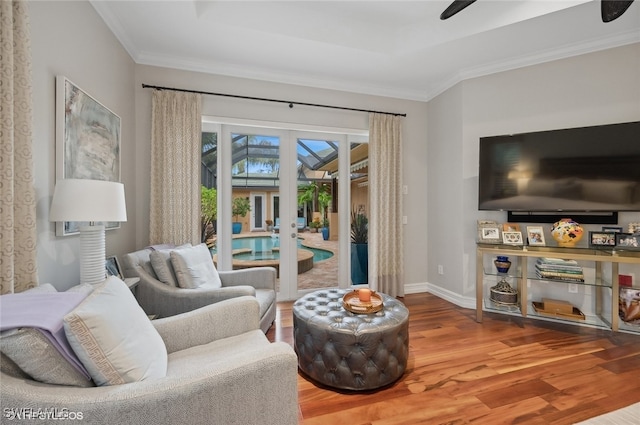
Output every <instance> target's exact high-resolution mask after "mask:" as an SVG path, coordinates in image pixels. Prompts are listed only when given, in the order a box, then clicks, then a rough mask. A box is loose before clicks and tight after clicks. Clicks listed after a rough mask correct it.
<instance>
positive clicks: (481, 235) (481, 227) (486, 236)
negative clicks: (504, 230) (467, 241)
mask: <svg viewBox="0 0 640 425" xmlns="http://www.w3.org/2000/svg"><path fill="white" fill-rule="evenodd" d="M478 241H479V242H482V243H500V242H501V239H500V227H499V226H498V223H496V222H495V221H488V220H478Z"/></svg>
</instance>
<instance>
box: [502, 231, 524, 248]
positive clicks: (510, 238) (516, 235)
mask: <svg viewBox="0 0 640 425" xmlns="http://www.w3.org/2000/svg"><path fill="white" fill-rule="evenodd" d="M502 242H503V243H505V244H509V245H522V232H502Z"/></svg>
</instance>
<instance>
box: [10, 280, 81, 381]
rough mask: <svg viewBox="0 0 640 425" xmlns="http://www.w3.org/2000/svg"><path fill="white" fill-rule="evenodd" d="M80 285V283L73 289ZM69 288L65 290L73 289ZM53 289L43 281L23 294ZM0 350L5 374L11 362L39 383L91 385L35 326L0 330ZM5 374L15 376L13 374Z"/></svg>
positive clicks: (48, 291)
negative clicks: (6, 367)
mask: <svg viewBox="0 0 640 425" xmlns="http://www.w3.org/2000/svg"><path fill="white" fill-rule="evenodd" d="M80 286H83V285H78V286H75V287H74V288H79V287H80ZM89 286H91V285H89ZM71 289H73V288H71ZM71 289H69V292H75V291H71ZM54 292H58V291H57V289H56V288H55V287H54V286H53V285H51V284H50V283H43V284H41V285H39V286H36V287H35V288H31V289H28V290H26V291H24V292H23V293H54ZM0 351H2V354H3V361H2V371H3V372H5V373H9V372H8V371H7V370H5V366H14V365H15V366H16V367H18V368H19V369H20V371H21V372H23V373H24V374H26V375H28V376H30V377H31V378H32V379H34V380H36V381H39V382H44V383H47V384H54V385H69V386H75V387H91V386H94V383H93V381H91V380H90V379H87V377H86V376H85V375H83V374H82V373H80V372H79V371H78V370H77V369H76V368H75V367H73V366H72V365H71V363H69V361H68V360H67V359H65V358H64V356H63V355H62V354H60V351H59V350H58V349H57V348H56V347H54V346H53V344H52V343H51V341H50V340H49V338H47V337H46V336H44V334H43V333H42V332H40V331H39V330H37V329H35V328H18V329H12V330H7V331H4V332H0ZM6 360H9V361H10V362H11V363H13V365H11V363H9V362H7V361H6ZM9 374H11V375H12V376H16V375H14V374H13V373H9Z"/></svg>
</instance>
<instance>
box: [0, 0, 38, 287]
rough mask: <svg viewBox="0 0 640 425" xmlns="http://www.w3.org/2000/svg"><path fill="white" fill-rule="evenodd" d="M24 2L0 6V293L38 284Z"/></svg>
mask: <svg viewBox="0 0 640 425" xmlns="http://www.w3.org/2000/svg"><path fill="white" fill-rule="evenodd" d="M27 7H28V5H27V3H26V2H25V1H18V0H14V1H4V0H3V1H0V58H1V60H0V111H2V119H0V143H1V145H0V250H1V251H0V293H1V294H8V293H13V292H22V291H24V290H25V289H28V288H32V287H34V286H36V285H37V284H38V273H37V267H36V241H37V232H36V200H35V189H34V187H33V156H32V145H31V143H32V141H31V133H32V125H33V124H32V114H33V113H32V101H31V40H30V35H29V12H28V8H27Z"/></svg>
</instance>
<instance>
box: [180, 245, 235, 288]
mask: <svg viewBox="0 0 640 425" xmlns="http://www.w3.org/2000/svg"><path fill="white" fill-rule="evenodd" d="M171 264H172V265H173V269H174V270H175V272H176V277H177V278H178V285H179V286H180V287H181V288H189V289H193V288H197V287H199V286H200V285H204V284H206V285H207V286H209V287H213V288H220V287H222V282H221V281H220V275H218V271H217V270H216V268H215V266H214V265H213V260H212V259H211V253H210V252H209V248H207V245H206V244H203V243H202V244H200V245H196V246H193V247H191V248H185V249H181V250H179V251H172V252H171Z"/></svg>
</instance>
